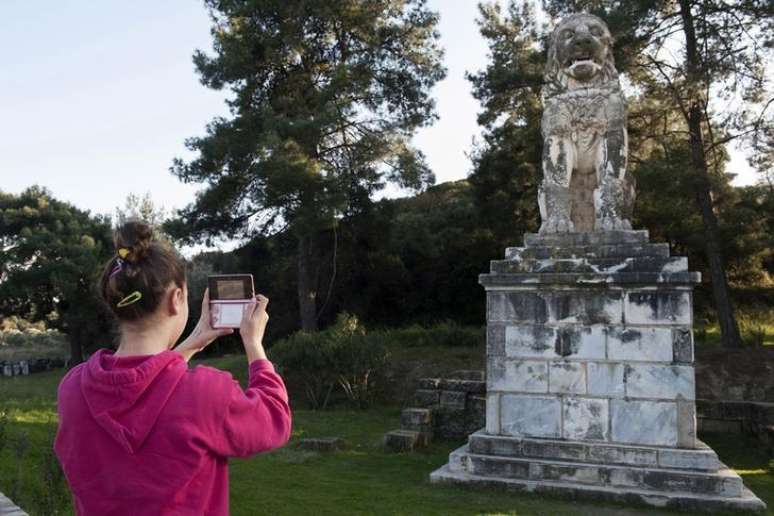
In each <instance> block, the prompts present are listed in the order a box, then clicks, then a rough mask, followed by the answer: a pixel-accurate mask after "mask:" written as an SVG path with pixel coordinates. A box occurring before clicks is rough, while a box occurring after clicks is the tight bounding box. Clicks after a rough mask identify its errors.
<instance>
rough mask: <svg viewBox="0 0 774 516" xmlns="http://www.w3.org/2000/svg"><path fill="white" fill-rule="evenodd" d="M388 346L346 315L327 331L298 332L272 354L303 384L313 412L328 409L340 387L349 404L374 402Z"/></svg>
mask: <svg viewBox="0 0 774 516" xmlns="http://www.w3.org/2000/svg"><path fill="white" fill-rule="evenodd" d="M384 342H385V337H384V335H382V334H379V333H374V334H368V333H366V331H365V328H363V326H362V325H361V324H360V323H359V321H358V320H357V318H356V317H354V316H351V315H349V314H346V313H344V314H340V315H339V317H338V318H337V320H336V324H334V325H333V326H331V327H330V328H328V329H327V330H324V331H321V332H317V333H306V332H297V333H295V334H293V335H291V336H290V337H288V338H287V339H285V340H283V341H280V342H278V343H277V344H275V345H274V346H273V347H272V348H271V351H270V353H271V357H272V360H273V361H275V362H276V363H277V365H278V366H279V367H280V368H281V369H282V371H283V373H285V374H286V375H291V376H293V377H294V378H296V379H299V380H300V381H301V383H303V385H304V392H305V394H306V397H307V400H308V401H309V403H310V405H311V406H312V408H314V409H318V408H321V409H324V408H326V407H327V406H328V403H329V401H330V397H331V393H332V392H333V389H334V388H335V386H336V385H338V386H339V387H340V388H341V389H342V391H343V392H344V395H345V396H346V398H347V400H348V401H349V402H351V403H352V404H353V405H354V406H356V407H358V408H364V407H366V406H368V405H369V404H370V402H371V401H372V399H373V393H374V386H375V382H374V379H375V378H376V377H377V376H378V374H379V373H380V372H381V370H382V369H383V367H384V366H385V365H386V363H387V358H388V352H387V346H386V345H385V344H384Z"/></svg>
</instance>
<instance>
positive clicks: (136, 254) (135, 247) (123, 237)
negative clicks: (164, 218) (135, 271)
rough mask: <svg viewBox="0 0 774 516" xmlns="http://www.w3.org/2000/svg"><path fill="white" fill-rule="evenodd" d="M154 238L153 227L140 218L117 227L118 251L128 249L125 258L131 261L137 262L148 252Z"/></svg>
mask: <svg viewBox="0 0 774 516" xmlns="http://www.w3.org/2000/svg"><path fill="white" fill-rule="evenodd" d="M152 240H153V228H151V227H150V226H149V225H148V224H146V223H145V222H142V221H140V220H136V219H134V220H129V221H127V222H126V223H124V224H122V225H121V226H119V227H118V229H116V232H115V237H114V242H115V245H116V253H117V254H121V253H120V252H119V251H120V249H128V250H129V252H128V253H125V254H126V256H125V257H124V259H125V260H126V261H128V262H129V263H137V262H139V261H140V260H142V259H143V258H144V257H145V255H146V254H147V253H148V249H149V248H150V246H151V241H152Z"/></svg>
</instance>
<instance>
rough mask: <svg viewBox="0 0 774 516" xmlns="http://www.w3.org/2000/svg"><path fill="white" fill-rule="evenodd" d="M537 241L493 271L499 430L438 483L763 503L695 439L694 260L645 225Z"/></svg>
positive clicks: (678, 503) (489, 418)
mask: <svg viewBox="0 0 774 516" xmlns="http://www.w3.org/2000/svg"><path fill="white" fill-rule="evenodd" d="M525 244H526V245H525V247H522V248H509V249H507V250H506V259H505V260H498V261H493V262H492V264H491V272H490V273H489V274H484V275H482V276H481V278H480V283H481V284H482V285H483V286H484V287H485V289H486V291H487V393H486V397H487V403H486V427H485V429H484V430H483V431H481V432H477V433H474V434H472V435H471V436H470V438H469V442H468V445H466V446H464V447H463V448H461V449H459V450H457V451H455V452H453V453H452V454H451V456H450V459H449V464H448V465H447V466H444V467H443V468H441V469H439V470H438V471H436V472H434V473H433V474H432V475H431V480H432V481H435V482H440V481H450V482H463V483H483V484H485V485H489V484H492V483H494V484H500V485H503V486H506V487H509V488H514V487H515V486H521V487H519V488H525V489H530V490H539V491H540V490H543V491H545V490H547V491H549V492H575V493H581V492H582V493H584V494H589V493H597V494H598V495H599V496H602V497H606V498H613V499H635V498H636V499H638V500H640V501H643V502H646V503H652V504H654V505H668V506H674V507H679V508H691V509H709V510H715V509H717V508H723V509H728V508H744V509H756V508H764V507H765V505H764V504H763V502H761V501H760V500H758V499H757V498H756V497H755V496H754V495H752V494H751V493H750V492H749V491H748V490H746V489H745V488H744V486H743V485H742V481H741V479H740V477H739V476H738V475H736V474H735V473H734V472H733V471H731V470H729V469H728V468H727V467H726V466H725V465H723V464H722V463H721V462H720V461H719V460H718V458H717V456H716V455H715V453H714V452H713V451H712V450H711V449H709V448H707V447H706V446H705V445H703V444H702V443H701V442H700V441H698V440H697V438H696V404H695V398H696V388H695V380H694V370H693V339H692V312H693V310H692V289H693V286H694V285H695V284H696V283H698V282H699V280H700V278H699V274H698V273H694V272H690V271H688V264H687V260H686V259H685V258H683V257H672V256H669V249H668V247H667V246H666V245H664V244H651V243H649V241H648V234H647V232H646V231H609V232H603V233H567V234H549V235H543V236H539V235H526V236H525ZM632 497H633V498H632ZM702 501H704V502H706V504H704V505H702V504H703V503H704V502H702Z"/></svg>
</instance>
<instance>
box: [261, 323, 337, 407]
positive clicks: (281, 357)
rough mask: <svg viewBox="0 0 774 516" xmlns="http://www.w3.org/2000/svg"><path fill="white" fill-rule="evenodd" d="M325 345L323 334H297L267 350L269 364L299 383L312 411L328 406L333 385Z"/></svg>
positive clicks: (333, 380)
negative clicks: (272, 362) (272, 363)
mask: <svg viewBox="0 0 774 516" xmlns="http://www.w3.org/2000/svg"><path fill="white" fill-rule="evenodd" d="M326 346H327V342H326V335H325V334H324V333H322V332H320V333H308V332H303V331H300V332H297V333H294V334H293V335H291V336H290V337H288V338H287V339H284V340H281V341H279V342H277V343H276V344H274V346H272V348H271V350H270V351H269V353H270V355H271V359H272V361H274V362H275V363H276V364H277V365H278V366H279V367H280V368H281V370H282V373H283V374H285V375H292V376H293V377H294V378H299V379H300V380H301V382H302V383H303V384H304V392H305V394H306V398H307V400H308V401H309V403H310V405H311V406H312V408H313V409H320V408H323V409H324V408H325V407H327V406H328V401H329V400H330V396H331V392H332V391H333V387H334V386H335V384H336V380H335V375H334V372H333V371H332V369H331V366H330V361H329V358H328V356H327V353H326V349H325V348H326Z"/></svg>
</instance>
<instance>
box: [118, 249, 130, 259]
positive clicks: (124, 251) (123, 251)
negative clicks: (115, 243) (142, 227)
mask: <svg viewBox="0 0 774 516" xmlns="http://www.w3.org/2000/svg"><path fill="white" fill-rule="evenodd" d="M130 252H131V250H130V249H128V248H126V247H119V248H118V256H120V257H121V258H126V257H127V256H129V253H130Z"/></svg>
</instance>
